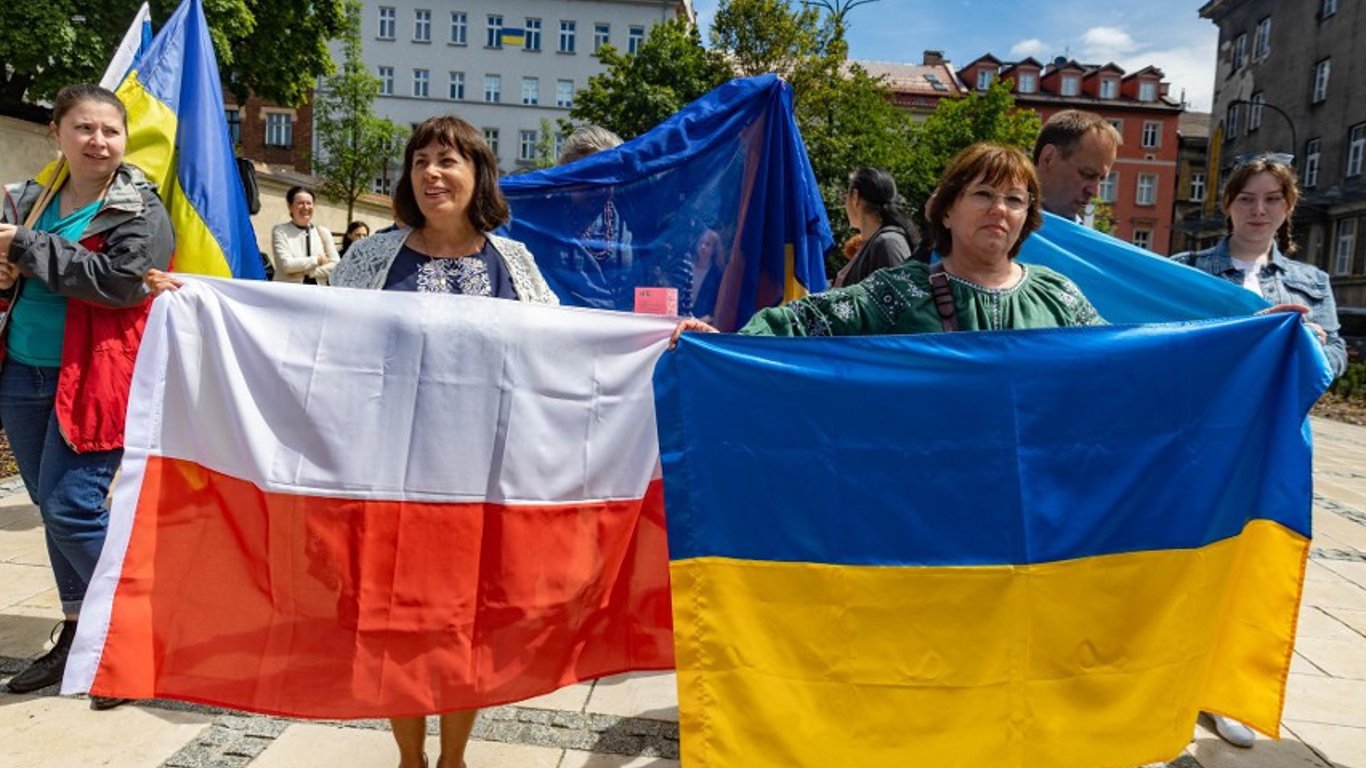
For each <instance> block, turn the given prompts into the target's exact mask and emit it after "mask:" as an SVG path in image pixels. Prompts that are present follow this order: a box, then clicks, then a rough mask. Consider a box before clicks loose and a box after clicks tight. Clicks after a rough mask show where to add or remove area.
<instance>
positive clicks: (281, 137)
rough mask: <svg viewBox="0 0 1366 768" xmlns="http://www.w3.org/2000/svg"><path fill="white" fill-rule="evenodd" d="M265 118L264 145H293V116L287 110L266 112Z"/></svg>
mask: <svg viewBox="0 0 1366 768" xmlns="http://www.w3.org/2000/svg"><path fill="white" fill-rule="evenodd" d="M265 120H266V139H265V141H266V146H267V147H292V146H294V116H293V115H291V114H290V113H288V112H267V113H266V114H265Z"/></svg>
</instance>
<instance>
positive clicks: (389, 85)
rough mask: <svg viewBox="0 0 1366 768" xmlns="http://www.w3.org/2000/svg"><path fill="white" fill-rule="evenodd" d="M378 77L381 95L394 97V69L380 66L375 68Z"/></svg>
mask: <svg viewBox="0 0 1366 768" xmlns="http://www.w3.org/2000/svg"><path fill="white" fill-rule="evenodd" d="M375 72H376V75H377V76H378V77H379V95H381V96H393V95H394V68H393V67H386V66H383V65H380V66H378V67H376V68H375Z"/></svg>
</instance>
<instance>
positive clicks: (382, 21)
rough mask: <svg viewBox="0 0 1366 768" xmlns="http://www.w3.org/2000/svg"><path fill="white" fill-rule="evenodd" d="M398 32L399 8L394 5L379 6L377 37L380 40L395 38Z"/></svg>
mask: <svg viewBox="0 0 1366 768" xmlns="http://www.w3.org/2000/svg"><path fill="white" fill-rule="evenodd" d="M397 34H398V9H397V8H395V7H394V6H392V5H381V6H380V7H379V26H378V28H377V29H376V30H375V37H376V38H378V39H380V40H393V39H394V37H395V36H396V35H397Z"/></svg>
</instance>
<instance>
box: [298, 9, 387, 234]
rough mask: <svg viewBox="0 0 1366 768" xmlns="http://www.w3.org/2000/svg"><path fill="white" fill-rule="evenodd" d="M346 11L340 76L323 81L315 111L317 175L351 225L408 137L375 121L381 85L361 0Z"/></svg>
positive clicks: (315, 161) (314, 169)
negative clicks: (370, 58)
mask: <svg viewBox="0 0 1366 768" xmlns="http://www.w3.org/2000/svg"><path fill="white" fill-rule="evenodd" d="M347 12H348V19H349V22H348V23H347V25H346V27H345V28H344V29H343V31H342V66H341V71H340V72H338V73H337V74H335V75H333V76H332V77H329V78H327V80H326V81H324V84H323V88H322V90H320V91H319V92H318V99H317V104H316V106H315V107H314V113H315V114H316V116H317V120H316V124H317V126H318V145H319V147H320V148H321V152H320V153H319V155H318V156H317V157H315V158H313V171H314V173H316V174H317V175H318V177H319V178H320V179H321V185H320V187H321V188H320V191H321V192H322V193H323V194H324V195H326V196H327V197H330V198H332V199H334V200H344V201H346V220H347V221H350V220H351V218H352V214H353V212H354V210H355V206H356V200H357V199H358V198H359V197H360V196H361V195H362V194H364V193H365V192H366V191H367V190H368V189H369V188H370V184H371V180H372V179H374V178H375V176H376V175H377V174H378V173H379V172H380V171H381V170H382V169H383V168H384V167H385V166H386V165H388V163H389V162H390V161H391V159H392V158H393V157H394V156H395V155H396V154H398V151H399V149H400V148H401V147H402V142H403V139H404V132H403V129H401V128H399V127H398V126H397V125H394V124H393V123H392V122H390V121H389V120H386V119H383V118H379V117H376V116H375V113H374V103H375V97H377V96H378V95H379V88H380V82H379V78H378V77H375V76H374V75H373V74H371V73H370V70H369V68H368V67H366V65H365V61H364V60H363V59H362V58H361V53H362V48H361V36H360V13H361V4H360V2H359V0H347Z"/></svg>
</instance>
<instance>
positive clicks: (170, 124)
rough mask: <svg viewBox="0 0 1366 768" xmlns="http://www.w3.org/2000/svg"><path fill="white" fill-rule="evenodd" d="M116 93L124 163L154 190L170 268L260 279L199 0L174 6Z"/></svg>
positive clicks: (248, 216) (178, 270)
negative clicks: (124, 126) (166, 217)
mask: <svg viewBox="0 0 1366 768" xmlns="http://www.w3.org/2000/svg"><path fill="white" fill-rule="evenodd" d="M117 93H118V96H119V98H120V99H121V100H123V103H124V104H125V105H126V106H127V108H128V152H127V157H126V159H127V162H128V163H130V164H132V165H136V166H137V167H139V168H141V169H142V171H143V173H145V174H146V175H147V177H148V178H149V179H151V180H152V181H153V182H154V183H155V184H156V185H157V189H158V191H159V192H160V194H161V199H162V200H163V201H164V202H165V203H166V210H167V212H168V213H169V214H170V216H171V223H172V225H173V226H174V227H175V235H176V238H175V239H176V253H175V259H174V261H173V262H172V266H173V268H174V269H175V271H177V272H192V273H196V274H203V275H215V276H218V277H249V278H257V279H260V278H263V277H265V274H264V272H263V271H262V267H261V257H260V252H259V250H258V249H257V246H256V235H255V233H254V232H253V230H252V227H251V216H250V214H248V212H247V200H246V193H245V192H244V191H243V190H242V182H241V179H240V178H239V177H238V175H237V163H236V159H235V157H234V156H233V151H232V141H231V139H230V138H229V136H228V125H227V121H226V119H225V117H224V113H223V89H222V86H221V84H220V82H219V79H218V64H217V61H216V59H215V57H214V52H213V43H212V41H211V40H210V39H209V25H208V22H207V21H206V20H205V19H204V8H203V6H202V4H201V2H200V0H185V2H183V3H181V4H180V7H179V8H177V9H176V12H175V13H174V14H172V15H171V18H170V19H169V20H168V21H167V22H166V26H164V27H162V29H161V31H160V32H159V33H158V34H157V36H156V37H155V38H154V39H153V40H152V45H151V47H150V48H148V50H147V51H146V52H145V53H143V54H142V55H141V58H139V60H138V62H137V64H136V66H135V67H134V69H133V70H131V71H130V72H129V73H128V76H127V77H126V78H124V80H123V84H122V85H120V86H119V88H118V91H117Z"/></svg>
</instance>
